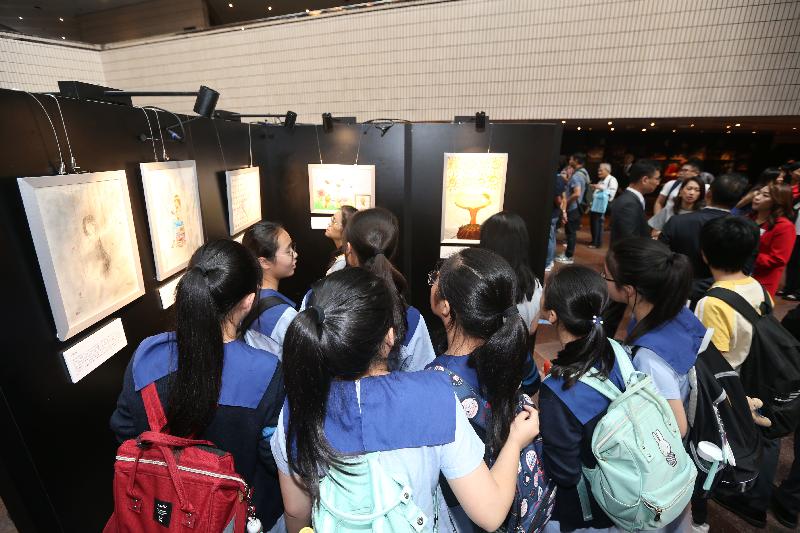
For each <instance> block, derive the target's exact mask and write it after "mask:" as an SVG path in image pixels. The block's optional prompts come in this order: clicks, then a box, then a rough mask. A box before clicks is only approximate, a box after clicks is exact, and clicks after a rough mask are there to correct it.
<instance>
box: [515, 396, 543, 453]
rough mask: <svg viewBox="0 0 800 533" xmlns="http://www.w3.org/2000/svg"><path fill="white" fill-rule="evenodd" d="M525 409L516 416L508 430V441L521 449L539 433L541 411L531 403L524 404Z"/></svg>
mask: <svg viewBox="0 0 800 533" xmlns="http://www.w3.org/2000/svg"><path fill="white" fill-rule="evenodd" d="M523 409H524V410H523V411H521V412H520V413H519V414H518V415H517V416H516V417H514V421H513V422H511V429H510V430H509V432H508V441H509V442H510V443H513V444H514V446H516V447H518V448H519V449H520V450H522V449H523V448H524V447H525V446H527V445H528V444H530V443H531V442H532V441H533V439H535V438H536V436H537V435H539V411H537V410H536V409H534V408H533V407H531V406H529V405H526V406H524V407H523Z"/></svg>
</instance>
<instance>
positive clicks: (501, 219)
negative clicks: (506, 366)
mask: <svg viewBox="0 0 800 533" xmlns="http://www.w3.org/2000/svg"><path fill="white" fill-rule="evenodd" d="M480 247H481V248H485V249H487V250H491V251H493V252H495V253H496V254H497V255H499V256H500V257H502V258H503V259H505V260H506V261H508V264H509V265H511V268H512V269H513V270H514V272H515V273H516V274H517V294H516V297H515V298H516V299H515V303H516V305H517V309H519V314H520V316H522V319H523V321H524V322H525V325H526V326H527V327H528V335H529V336H528V351H529V361H527V366H526V371H525V377H524V378H523V380H522V385H523V388H524V390H525V392H526V393H528V394H535V393H536V391H537V390H538V389H539V384H540V383H541V381H540V378H539V371H538V369H537V368H536V364H535V363H534V361H533V347H534V344H535V336H534V334H535V333H536V328H537V326H538V325H539V309H540V308H541V304H542V284H541V282H540V281H539V280H538V279H537V278H536V276H535V275H534V273H533V271H532V270H531V266H530V260H529V254H528V250H530V237H529V236H528V228H527V227H526V226H525V221H524V220H522V218H521V217H520V216H519V215H518V214H516V213H512V212H510V211H501V212H499V213H497V214H496V215H492V216H491V217H489V218H488V219H486V221H485V222H484V223H483V224H482V225H481V244H480Z"/></svg>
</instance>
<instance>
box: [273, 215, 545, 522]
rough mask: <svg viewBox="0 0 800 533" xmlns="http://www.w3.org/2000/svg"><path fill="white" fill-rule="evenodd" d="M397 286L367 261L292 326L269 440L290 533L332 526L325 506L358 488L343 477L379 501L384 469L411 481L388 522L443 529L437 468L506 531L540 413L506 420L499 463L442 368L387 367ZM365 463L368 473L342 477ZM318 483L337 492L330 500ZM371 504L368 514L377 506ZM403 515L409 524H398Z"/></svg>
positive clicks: (338, 276)
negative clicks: (522, 459) (488, 457)
mask: <svg viewBox="0 0 800 533" xmlns="http://www.w3.org/2000/svg"><path fill="white" fill-rule="evenodd" d="M360 213H361V212H359V214H360ZM378 244H379V243H377V242H375V243H374V245H378ZM394 291H395V288H394V287H393V286H387V283H386V282H385V281H384V280H383V279H381V278H379V277H378V276H377V275H376V274H373V273H371V272H368V271H367V270H366V269H363V268H347V269H344V270H342V271H339V272H334V273H333V274H331V275H329V276H327V277H326V278H324V279H323V280H321V281H320V282H318V283H317V284H316V285H315V287H314V289H313V293H312V295H311V296H310V299H309V301H308V307H307V308H306V309H305V310H304V311H301V312H300V313H299V314H298V316H297V318H296V319H295V320H294V322H292V324H291V326H289V330H288V331H287V333H286V342H285V346H284V365H285V373H286V374H285V375H286V392H287V403H286V405H285V406H284V409H283V411H282V414H281V420H280V421H279V423H278V429H277V430H276V432H275V434H274V435H273V437H272V441H271V444H272V449H273V453H274V455H275V458H276V463H277V465H278V469H279V471H280V482H281V490H282V494H283V501H284V507H285V509H286V515H285V516H286V524H287V527H288V530H289V532H290V533H293V532H297V531H298V530H299V529H301V528H302V527H304V526H308V525H312V512H313V513H314V514H313V522H314V523H313V526H314V529H315V530H316V531H332V530H333V528H332V527H330V526H329V525H326V524H327V522H325V521H324V520H325V517H326V516H329V514H328V511H327V510H328V509H329V508H330V507H329V505H328V504H331V503H333V504H341V503H342V500H344V499H347V498H348V496H350V495H351V493H352V491H351V490H348V489H343V488H341V487H340V488H337V483H341V484H346V485H347V486H348V487H355V488H356V490H359V491H362V490H363V491H364V492H365V493H366V494H368V497H369V498H372V499H373V502H374V498H381V497H382V496H384V495H385V494H384V491H380V490H375V487H374V486H371V485H370V484H371V483H373V482H374V481H375V479H376V476H378V477H380V476H379V474H386V475H387V476H389V477H391V479H393V480H395V481H397V482H398V483H399V484H400V486H404V487H405V486H407V487H409V488H410V489H411V490H410V491H405V492H404V497H405V501H404V505H402V506H401V507H403V509H402V510H399V511H397V512H391V513H390V514H391V516H389V517H388V518H387V520H390V521H391V522H390V523H389V525H387V523H386V522H384V526H385V527H387V530H409V531H410V530H412V527H413V528H414V529H416V530H417V531H425V532H430V531H433V530H434V528H435V527H437V526H438V527H440V528H441V527H442V520H443V518H442V517H438V524H437V516H436V515H437V506H436V505H435V494H436V491H437V485H438V480H439V473H440V472H441V473H442V474H443V475H444V476H445V477H446V478H447V479H448V480H449V482H450V485H451V487H452V488H453V492H454V493H455V495H456V497H457V498H458V500H459V502H461V504H462V505H463V507H464V509H465V510H466V512H467V514H468V515H469V516H470V518H471V519H472V520H473V521H475V523H477V524H479V525H480V526H481V527H482V528H483V529H486V530H488V531H494V530H495V529H497V528H498V527H499V526H500V524H501V523H502V521H503V520H504V519H505V517H506V513H507V512H508V509H509V507H510V506H511V502H512V499H513V497H514V491H515V484H516V472H517V466H518V460H519V453H520V450H521V449H522V448H523V447H524V446H526V445H527V444H528V443H529V442H530V441H531V440H532V439H533V438H534V437H535V436H536V434H537V433H538V417H537V415H536V412H535V411H534V410H532V409H528V410H525V411H524V412H523V413H521V414H520V415H518V416H517V417H516V418H515V419H514V421H513V422H512V423H510V424H508V428H507V431H506V437H507V438H505V439H504V440H505V445H504V446H503V448H502V450H499V451H500V453H499V457H498V460H497V461H496V462H495V464H494V466H493V467H492V469H491V470H490V469H489V468H488V467H487V466H486V465H485V464H484V462H483V455H484V445H483V442H481V440H480V439H479V438H478V437H477V435H475V433H474V431H473V430H472V428H471V427H470V424H469V422H468V421H467V418H466V415H465V414H464V411H463V409H462V408H461V405H460V404H459V403H458V402H457V401H456V398H455V396H454V394H453V390H452V388H451V386H450V383H449V379H448V377H447V376H446V375H445V374H443V373H440V372H392V371H390V367H389V355H390V353H391V352H392V351H393V350H394V349H395V345H396V343H395V338H396V335H395V330H396V326H397V320H398V318H397V313H396V299H395V297H394V296H393V292H394ZM520 327H522V324H521V321H520ZM375 452H380V453H375ZM367 461H371V462H370V465H371V466H370V469H369V471H368V473H365V474H363V475H358V474H356V475H355V477H354V476H352V475H349V476H348V475H346V474H345V473H346V472H348V471H349V472H353V471H354V470H356V469H357V467H358V465H360V464H363V463H365V462H367ZM383 477H384V478H385V477H386V476H383ZM359 487H361V488H359ZM326 491H332V492H333V494H331V492H326ZM321 492H324V493H326V494H328V496H329V498H328V499H327V500H326V501H327V502H328V504H326V505H322V504H321V501H320V493H321ZM360 503H361V505H362V506H363V505H366V504H365V503H364V502H360ZM394 503H395V504H396V502H394ZM354 505H355V504H354ZM367 507H368V508H367V509H366V511H365V514H370V513H372V512H373V507H372V505H371V504H370V505H368V506H367ZM387 507H393V506H387ZM412 508H413V509H414V511H412V510H411V509H412ZM406 510H408V512H407V511H406ZM357 514H358V513H357ZM405 515H408V516H405ZM359 516H362V515H360V514H359ZM380 518H383V517H380ZM403 520H405V521H406V522H405V523H404V527H403V528H402V529H401V528H400V525H399V522H397V521H403ZM345 522H347V520H345ZM368 525H369V522H367V526H368ZM395 525H397V526H396V527H395ZM367 526H362V527H364V528H365V530H366V529H370V528H369V527H367ZM345 527H347V526H345Z"/></svg>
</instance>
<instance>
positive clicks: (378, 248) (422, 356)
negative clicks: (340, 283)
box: [300, 207, 436, 372]
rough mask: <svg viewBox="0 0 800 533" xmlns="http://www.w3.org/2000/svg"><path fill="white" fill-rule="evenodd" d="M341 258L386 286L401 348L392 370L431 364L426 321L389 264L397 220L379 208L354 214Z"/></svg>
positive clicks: (394, 249) (396, 236)
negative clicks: (381, 281) (371, 274)
mask: <svg viewBox="0 0 800 533" xmlns="http://www.w3.org/2000/svg"><path fill="white" fill-rule="evenodd" d="M344 239H345V243H344V256H345V260H346V261H347V265H348V266H350V267H361V268H363V269H365V270H368V271H369V272H372V273H373V274H375V275H376V276H378V277H379V278H381V279H382V280H384V281H385V282H386V284H387V286H388V287H389V294H390V298H391V301H392V310H393V313H394V320H395V324H396V327H395V335H396V336H397V338H398V340H399V341H400V349H399V350H398V351H397V352H396V353H393V354H392V360H391V362H390V363H391V365H392V370H404V371H409V372H411V371H415V370H422V369H423V368H425V365H427V364H428V363H430V362H431V361H433V358H434V357H435V355H436V354H435V353H434V351H433V344H432V343H431V337H430V334H429V333H428V326H427V325H426V324H425V319H424V318H423V317H422V315H421V314H420V312H419V310H418V309H417V308H415V307H412V306H410V305H407V304H406V302H405V299H404V298H403V292H405V290H406V288H407V283H406V279H405V278H404V277H403V274H401V273H400V271H399V270H397V268H395V266H394V265H393V264H392V260H393V259H394V257H395V256H396V255H397V247H398V244H399V239H400V226H399V224H398V223H397V217H396V216H394V214H393V213H392V212H391V211H389V210H387V209H384V208H382V207H375V208H373V209H365V210H361V211H358V212H356V213H353V214H352V215H351V216H350V217H349V218H348V221H347V227H346V228H345V234H344ZM310 297H311V291H309V292H308V293H307V294H306V296H305V298H304V299H303V304H302V305H301V307H300V309H301V310H302V309H305V306H306V302H307V301H308V299H309V298H310Z"/></svg>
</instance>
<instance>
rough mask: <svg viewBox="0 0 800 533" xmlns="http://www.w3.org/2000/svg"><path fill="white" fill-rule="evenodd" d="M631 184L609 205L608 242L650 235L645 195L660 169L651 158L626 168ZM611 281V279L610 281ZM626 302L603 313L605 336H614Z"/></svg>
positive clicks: (653, 186) (652, 188) (654, 186)
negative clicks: (646, 216) (645, 213)
mask: <svg viewBox="0 0 800 533" xmlns="http://www.w3.org/2000/svg"><path fill="white" fill-rule="evenodd" d="M629 175H630V178H631V181H630V185H628V188H627V189H625V191H624V192H623V193H622V194H618V195H617V198H616V199H615V200H614V203H613V204H611V209H610V210H611V244H610V245H609V247H611V246H614V244H615V243H616V242H619V241H620V240H622V239H624V238H626V237H649V236H650V226H648V225H647V219H646V218H645V216H644V208H645V203H644V195H645V194H650V193H651V192H653V191H655V190H656V189H657V188H658V184H659V183H660V182H661V171H660V170H658V167H656V166H655V165H654V164H653V163H651V162H650V161H637V162H636V163H634V164H633V165H631V168H630V170H629ZM609 281H610V282H613V280H609ZM625 308H626V305H625V304H623V303H619V302H610V303H609V304H608V307H607V308H606V310H605V312H604V313H603V328H604V329H605V333H606V337H610V338H613V337H614V335H615V334H616V332H617V328H618V327H619V324H620V322H622V317H623V316H624V315H625Z"/></svg>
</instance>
